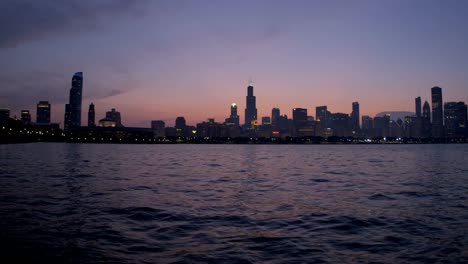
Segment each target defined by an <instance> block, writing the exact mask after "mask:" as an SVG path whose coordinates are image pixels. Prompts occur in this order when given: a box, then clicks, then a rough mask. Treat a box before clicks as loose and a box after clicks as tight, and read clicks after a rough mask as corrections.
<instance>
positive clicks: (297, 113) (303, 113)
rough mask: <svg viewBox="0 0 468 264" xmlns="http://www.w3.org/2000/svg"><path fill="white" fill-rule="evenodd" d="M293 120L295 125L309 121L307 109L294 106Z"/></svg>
mask: <svg viewBox="0 0 468 264" xmlns="http://www.w3.org/2000/svg"><path fill="white" fill-rule="evenodd" d="M292 115H293V122H294V124H295V125H302V124H305V123H307V109H305V108H293V112H292Z"/></svg>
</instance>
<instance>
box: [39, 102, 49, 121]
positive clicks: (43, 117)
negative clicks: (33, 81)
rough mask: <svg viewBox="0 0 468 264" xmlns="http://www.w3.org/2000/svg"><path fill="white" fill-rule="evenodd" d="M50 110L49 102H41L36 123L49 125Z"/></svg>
mask: <svg viewBox="0 0 468 264" xmlns="http://www.w3.org/2000/svg"><path fill="white" fill-rule="evenodd" d="M50 110H51V107H50V104H49V102H48V101H39V103H37V107H36V123H39V124H49V123H50Z"/></svg>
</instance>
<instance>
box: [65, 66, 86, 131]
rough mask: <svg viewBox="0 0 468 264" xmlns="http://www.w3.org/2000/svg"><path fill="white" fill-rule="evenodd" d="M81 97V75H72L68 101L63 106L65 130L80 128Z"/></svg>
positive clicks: (80, 73)
mask: <svg viewBox="0 0 468 264" xmlns="http://www.w3.org/2000/svg"><path fill="white" fill-rule="evenodd" d="M82 95H83V73H82V72H77V73H75V74H74V75H73V78H72V84H71V89H70V100H69V103H68V104H66V105H65V120H64V121H65V122H64V125H65V130H68V129H71V128H73V127H79V126H81V99H82Z"/></svg>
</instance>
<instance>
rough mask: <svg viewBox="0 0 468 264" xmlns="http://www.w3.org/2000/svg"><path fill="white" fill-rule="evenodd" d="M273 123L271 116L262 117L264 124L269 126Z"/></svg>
mask: <svg viewBox="0 0 468 264" xmlns="http://www.w3.org/2000/svg"><path fill="white" fill-rule="evenodd" d="M269 125H271V119H270V117H269V116H264V117H262V126H269Z"/></svg>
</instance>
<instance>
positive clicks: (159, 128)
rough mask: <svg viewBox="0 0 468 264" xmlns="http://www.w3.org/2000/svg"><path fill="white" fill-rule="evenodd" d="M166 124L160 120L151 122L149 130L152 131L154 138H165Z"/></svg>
mask: <svg viewBox="0 0 468 264" xmlns="http://www.w3.org/2000/svg"><path fill="white" fill-rule="evenodd" d="M165 128H166V124H165V123H164V121H162V120H153V121H151V130H153V133H154V137H156V138H158V137H164V136H165V133H164V132H165Z"/></svg>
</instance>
